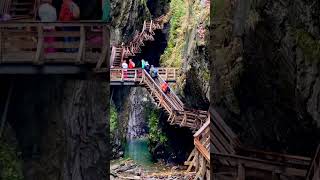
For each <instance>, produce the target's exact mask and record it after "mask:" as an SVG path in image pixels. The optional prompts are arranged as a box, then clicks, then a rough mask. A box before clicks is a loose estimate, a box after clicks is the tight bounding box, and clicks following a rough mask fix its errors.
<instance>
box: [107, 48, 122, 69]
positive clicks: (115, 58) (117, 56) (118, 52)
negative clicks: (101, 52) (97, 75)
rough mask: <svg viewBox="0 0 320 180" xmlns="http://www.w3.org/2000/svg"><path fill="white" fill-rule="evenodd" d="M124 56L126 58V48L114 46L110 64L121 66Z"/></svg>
mask: <svg viewBox="0 0 320 180" xmlns="http://www.w3.org/2000/svg"><path fill="white" fill-rule="evenodd" d="M123 58H124V49H123V48H118V47H116V46H113V47H112V51H111V57H110V61H111V62H110V64H111V65H112V66H114V67H120V66H121V62H122V60H123Z"/></svg>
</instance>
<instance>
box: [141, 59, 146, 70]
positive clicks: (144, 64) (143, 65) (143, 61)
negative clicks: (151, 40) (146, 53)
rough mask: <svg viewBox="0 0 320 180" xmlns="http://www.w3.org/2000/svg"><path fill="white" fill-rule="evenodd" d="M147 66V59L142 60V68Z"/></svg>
mask: <svg viewBox="0 0 320 180" xmlns="http://www.w3.org/2000/svg"><path fill="white" fill-rule="evenodd" d="M145 67H146V61H145V60H144V59H142V60H141V68H142V69H144V68H145Z"/></svg>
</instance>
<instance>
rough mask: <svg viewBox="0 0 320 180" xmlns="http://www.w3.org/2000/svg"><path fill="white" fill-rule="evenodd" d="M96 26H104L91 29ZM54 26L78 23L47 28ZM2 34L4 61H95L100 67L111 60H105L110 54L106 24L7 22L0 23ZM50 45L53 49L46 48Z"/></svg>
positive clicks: (0, 32) (87, 62)
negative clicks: (69, 28)
mask: <svg viewBox="0 0 320 180" xmlns="http://www.w3.org/2000/svg"><path fill="white" fill-rule="evenodd" d="M96 26H101V27H102V31H99V32H95V31H91V29H92V27H96ZM51 27H55V28H57V27H60V29H61V27H77V30H74V31H68V30H64V29H63V28H62V29H61V30H60V29H59V30H56V31H54V30H48V28H51ZM57 29H58V28H57ZM0 34H2V43H1V46H2V48H1V51H2V52H1V53H2V56H1V57H0V58H1V59H0V61H1V62H2V63H15V64H17V63H36V64H39V63H41V64H42V63H68V64H70V63H74V64H79V63H81V64H84V63H85V64H91V65H94V64H96V68H97V69H100V68H104V66H107V64H108V63H109V62H107V61H106V60H107V58H109V57H110V54H109V49H110V48H109V40H108V39H109V35H108V34H109V27H108V25H107V24H100V23H96V22H92V21H86V22H83V23H82V22H76V23H73V22H66V23H61V22H50V23H44V22H27V23H25V22H4V23H0ZM8 37H10V38H8ZM45 37H52V38H54V39H55V40H54V41H53V42H46V41H44V39H45ZM63 37H73V38H77V39H78V40H74V41H64V39H63ZM48 48H50V49H54V51H47V50H46V49H48ZM68 49H69V50H71V51H68ZM108 56H109V57H108Z"/></svg>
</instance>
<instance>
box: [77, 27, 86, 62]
mask: <svg viewBox="0 0 320 180" xmlns="http://www.w3.org/2000/svg"><path fill="white" fill-rule="evenodd" d="M80 35H81V36H80V48H79V52H78V56H77V62H79V63H83V57H84V56H85V43H86V32H85V29H84V26H81V27H80Z"/></svg>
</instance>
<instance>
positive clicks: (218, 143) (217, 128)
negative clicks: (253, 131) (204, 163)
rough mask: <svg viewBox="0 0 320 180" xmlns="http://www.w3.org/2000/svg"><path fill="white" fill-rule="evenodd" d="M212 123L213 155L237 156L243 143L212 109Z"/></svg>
mask: <svg viewBox="0 0 320 180" xmlns="http://www.w3.org/2000/svg"><path fill="white" fill-rule="evenodd" d="M210 114H211V119H212V121H211V122H212V123H211V124H210V126H211V127H210V128H211V130H212V132H213V133H212V137H211V138H212V142H213V144H212V148H211V149H210V150H211V152H212V153H223V154H235V152H236V150H235V149H236V148H237V147H240V145H241V143H240V141H239V139H238V138H237V136H236V134H235V133H234V132H233V131H232V130H231V129H230V127H229V126H228V125H227V124H226V123H225V122H224V120H223V119H222V118H221V117H220V115H219V114H218V113H217V112H216V111H215V110H214V109H210Z"/></svg>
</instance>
